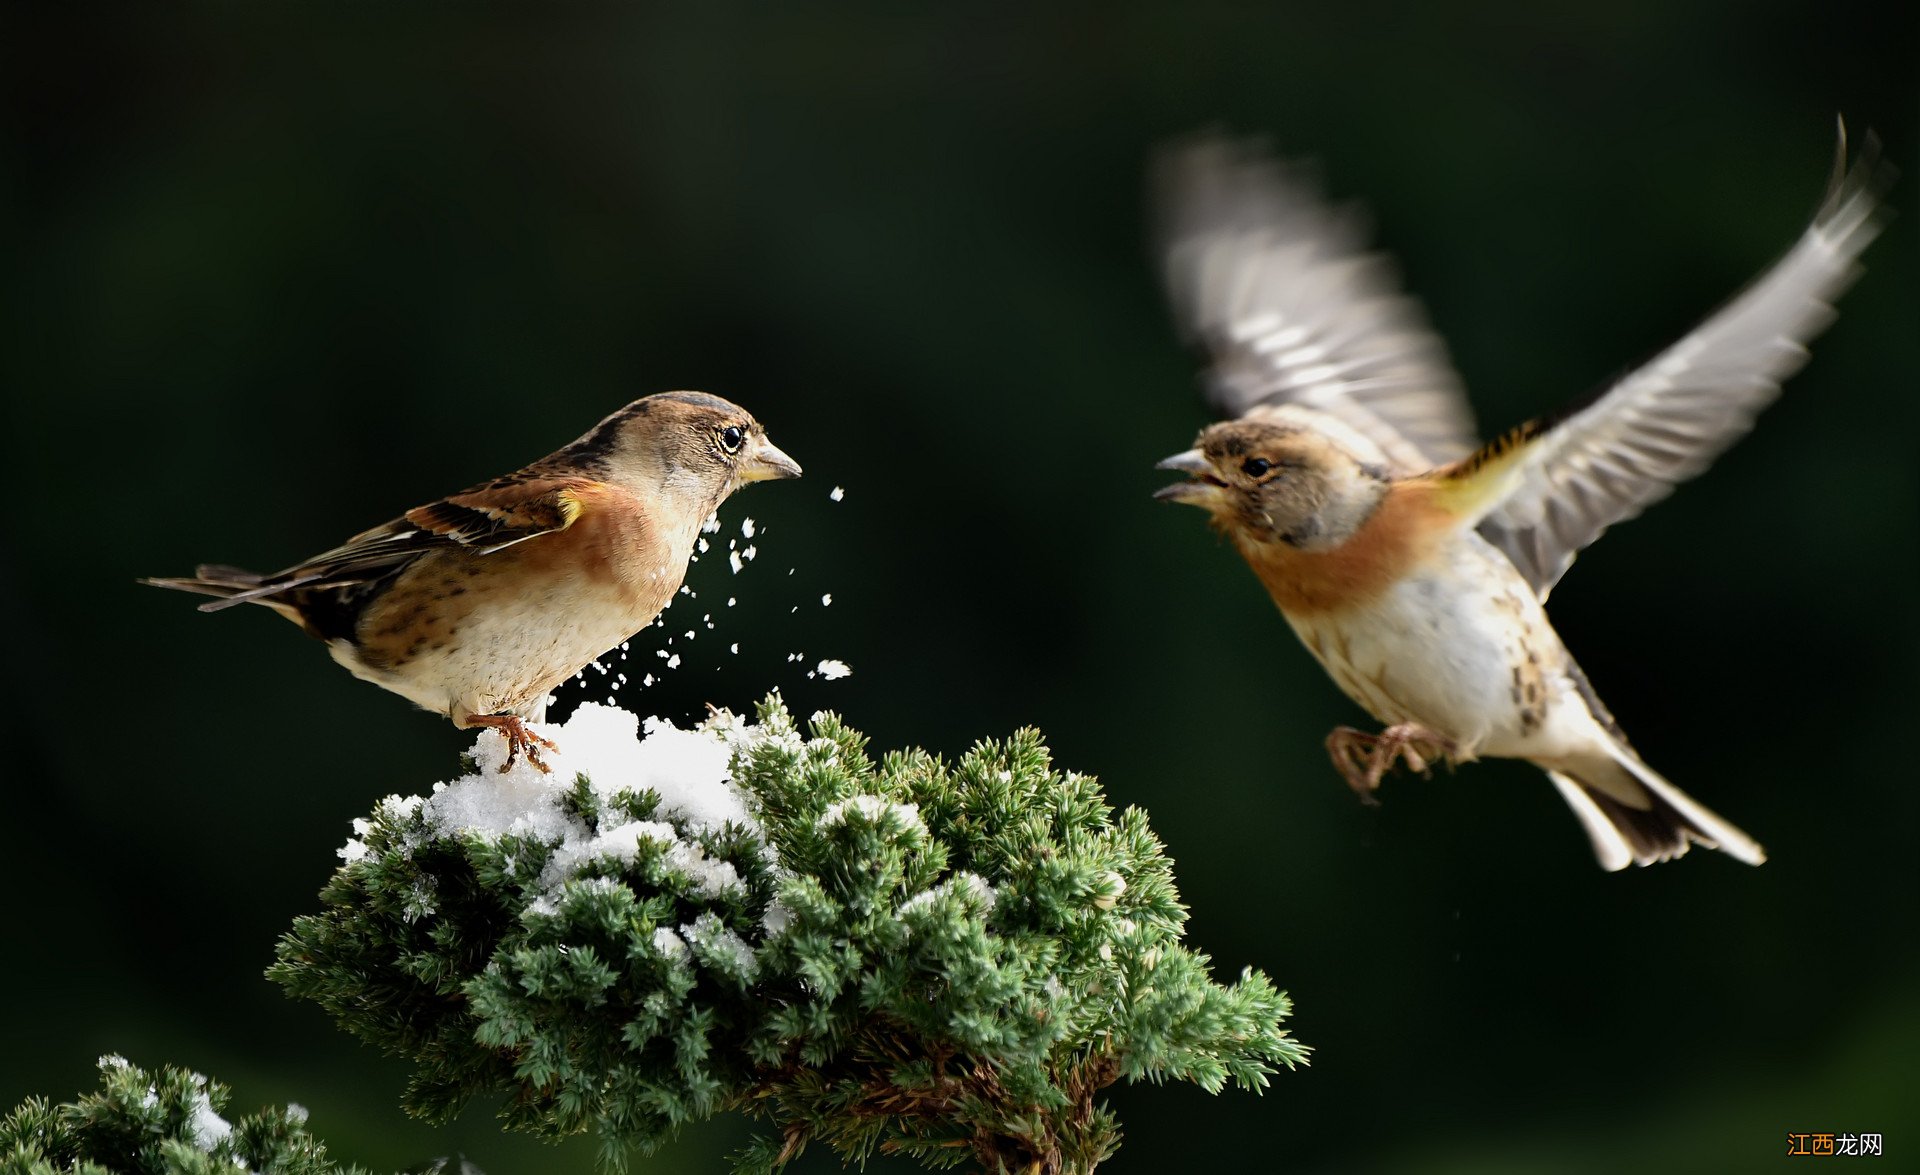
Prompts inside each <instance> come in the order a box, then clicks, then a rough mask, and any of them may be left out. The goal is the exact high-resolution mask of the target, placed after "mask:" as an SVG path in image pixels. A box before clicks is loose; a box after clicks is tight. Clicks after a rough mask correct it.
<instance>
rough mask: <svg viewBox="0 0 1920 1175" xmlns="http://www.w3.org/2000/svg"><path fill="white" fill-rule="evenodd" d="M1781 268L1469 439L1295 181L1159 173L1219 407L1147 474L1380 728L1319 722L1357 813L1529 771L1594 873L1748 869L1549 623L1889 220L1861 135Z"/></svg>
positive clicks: (1806, 327) (1797, 359)
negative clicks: (1383, 797) (1409, 779)
mask: <svg viewBox="0 0 1920 1175" xmlns="http://www.w3.org/2000/svg"><path fill="white" fill-rule="evenodd" d="M1839 155H1840V158H1839V160H1838V161H1837V162H1836V165H1835V169H1834V177H1833V181H1832V183H1831V186H1830V188H1829V191H1828V194H1827V197H1826V200H1825V202H1824V203H1823V204H1822V205H1821V207H1820V209H1819V211H1818V213H1817V214H1816V215H1815V216H1814V218H1813V223H1812V225H1811V226H1810V227H1809V228H1808V229H1807V230H1806V231H1805V233H1803V234H1802V235H1801V237H1800V239H1799V241H1798V242H1797V243H1795V245H1794V246H1793V248H1792V249H1791V250H1789V251H1788V253H1787V254H1786V256H1785V257H1783V258H1782V259H1781V260H1780V261H1779V262H1777V263H1776V264H1775V265H1774V266H1773V267H1772V268H1771V269H1769V270H1767V271H1766V272H1765V273H1763V274H1762V275H1761V276H1760V278H1759V279H1758V280H1757V281H1755V282H1754V283H1753V285H1751V286H1750V287H1749V288H1748V289H1747V290H1746V291H1745V292H1743V293H1742V294H1740V295H1739V296H1738V297H1736V298H1735V299H1733V301H1731V302H1730V303H1728V304H1727V305H1726V306H1725V307H1724V308H1723V309H1721V310H1720V311H1719V312H1718V313H1716V314H1714V315H1713V316H1712V317H1711V318H1709V319H1707V320H1706V322H1705V323H1703V324H1702V325H1701V326H1700V327H1698V328H1697V329H1696V330H1694V332H1693V333H1692V334H1690V335H1688V336H1687V337H1686V338H1684V339H1682V340H1681V341H1680V342H1678V343H1676V344H1675V345H1673V346H1672V347H1669V348H1668V349H1667V350H1666V351H1664V352H1663V353H1661V354H1660V355H1658V356H1656V357H1655V358H1654V359H1653V360H1652V361H1651V362H1649V363H1647V364H1646V365H1645V366H1643V367H1641V368H1639V369H1638V370H1636V371H1633V372H1631V373H1630V374H1628V375H1627V376H1626V377H1625V378H1623V379H1621V380H1619V381H1618V382H1616V383H1614V384H1613V385H1612V386H1611V387H1608V388H1606V389H1605V390H1604V391H1602V392H1601V393H1600V394H1599V395H1597V396H1594V397H1593V398H1591V399H1589V400H1587V401H1585V402H1583V403H1579V404H1575V405H1574V406H1572V407H1571V408H1568V409H1566V410H1565V411H1562V412H1561V413H1559V414H1558V415H1555V416H1551V417H1547V418H1543V419H1540V420H1536V421H1534V422H1532V423H1530V424H1525V425H1522V426H1521V427H1519V428H1517V429H1515V430H1513V431H1512V432H1509V433H1507V434H1506V435H1504V436H1502V437H1500V438H1499V439H1498V440H1495V441H1493V442H1492V443H1491V444H1487V445H1485V446H1481V447H1476V445H1475V442H1474V439H1473V437H1474V434H1473V423H1472V418H1471V416H1470V414H1469V412H1468V410H1467V406H1466V402H1465V398H1464V396H1463V394H1462V392H1461V388H1460V384H1459V381H1458V379H1457V377H1456V376H1455V375H1454V374H1453V372H1452V370H1451V369H1450V368H1449V366H1448V362H1447V359H1446V354H1445V351H1444V348H1443V346H1442V344H1441V343H1440V341H1439V339H1438V338H1436V337H1435V336H1434V335H1433V334H1432V333H1431V332H1430V330H1429V329H1428V327H1427V326H1426V324H1425V321H1424V319H1423V316H1422V315H1421V312H1420V310H1419V308H1418V306H1417V305H1416V304H1415V303H1414V302H1413V301H1412V300H1411V299H1410V298H1408V297H1407V296H1405V295H1403V294H1401V293H1400V292H1399V290H1398V288H1397V283H1396V281H1395V279H1394V277H1393V275H1392V273H1391V270H1390V268H1389V265H1388V263H1387V262H1386V260H1385V259H1384V258H1382V257H1380V256H1378V255H1372V254H1367V253H1366V252H1364V242H1363V241H1362V239H1361V237H1360V235H1359V230H1358V229H1357V228H1356V226H1355V224H1354V222H1353V220H1352V219H1351V218H1350V217H1348V216H1346V215H1343V214H1341V213H1339V212H1336V211H1335V210H1333V209H1331V208H1329V207H1327V206H1326V205H1325V204H1324V203H1322V201H1321V200H1320V198H1319V197H1318V195H1317V192H1316V191H1315V188H1314V186H1313V185H1312V183H1311V182H1310V181H1309V180H1308V179H1307V178H1306V177H1305V176H1303V174H1302V173H1301V171H1300V169H1298V168H1293V167H1288V166H1286V165H1282V164H1279V163H1276V162H1273V161H1271V160H1269V159H1266V158H1263V157H1261V155H1260V154H1259V152H1258V150H1257V149H1256V148H1253V147H1251V146H1248V145H1245V144H1237V143H1233V142H1228V141H1222V140H1206V141H1201V142H1198V143H1195V144H1191V145H1188V146H1186V147H1184V148H1181V149H1178V150H1176V151H1174V152H1172V153H1170V154H1169V155H1168V156H1166V157H1165V158H1164V159H1163V160H1162V162H1161V164H1160V167H1159V169H1158V172H1157V176H1156V178H1157V181H1158V194H1159V200H1160V209H1161V212H1162V215H1163V220H1162V231H1163V238H1162V240H1163V245H1164V254H1163V256H1164V263H1165V276H1166V280H1167V282H1168V286H1169V290H1170V294H1171V299H1172V302H1173V305H1174V308H1175V312H1176V315H1177V317H1178V320H1179V322H1180V325H1181V327H1182V328H1183V330H1184V332H1185V333H1186V334H1187V336H1188V337H1189V338H1190V339H1193V340H1196V341H1197V342H1198V343H1199V344H1200V345H1201V346H1202V347H1203V348H1204V349H1205V351H1206V352H1207V353H1208V354H1209V355H1210V357H1211V368H1210V371H1209V376H1210V380H1209V384H1210V399H1211V401H1212V403H1213V405H1214V407H1215V408H1217V409H1218V410H1219V411H1220V412H1221V414H1222V415H1223V416H1226V417H1228V418H1229V419H1226V420H1224V421H1222V422H1221V423H1217V424H1214V425H1212V426H1210V427H1208V428H1206V429H1205V430H1203V431H1202V432H1201V433H1200V436H1199V440H1198V441H1197V442H1196V443H1195V445H1194V447H1193V448H1192V449H1190V450H1188V451H1186V452H1184V453H1181V454H1179V455H1177V456H1174V457H1170V458H1168V459H1167V460H1165V461H1162V462H1161V463H1160V465H1159V468H1162V469H1169V470H1176V471H1179V472H1182V473H1186V474H1189V475H1190V476H1191V480H1188V481H1185V482H1181V483H1178V484H1175V485H1171V486H1167V487H1165V488H1164V489H1162V490H1160V491H1159V492H1158V494H1156V495H1155V496H1156V497H1159V498H1161V499H1164V500H1166V501H1171V502H1182V503H1186V504H1188V505H1193V506H1198V507H1201V508H1202V509H1204V510H1206V511H1207V512H1208V514H1209V516H1210V520H1211V522H1212V524H1213V526H1214V527H1215V528H1216V529H1217V530H1218V531H1220V532H1221V533H1222V534H1224V535H1226V536H1227V537H1228V538H1229V539H1230V540H1231V541H1232V542H1233V545H1234V546H1235V547H1236V548H1237V549H1238V550H1239V552H1240V554H1241V555H1242V557H1244V558H1245V559H1246V561H1247V564H1248V565H1249V566H1250V567H1251V568H1252V569H1253V571H1254V574H1255V575H1257V576H1258V577H1259V578H1260V582H1261V583H1262V584H1263V585H1264V586H1265V587H1266V589H1267V591H1268V593H1269V594H1270V595H1271V596H1272V597H1273V600H1274V603H1276V604H1278V605H1279V607H1280V611H1281V614H1282V615H1283V616H1285V617H1286V619H1287V622H1288V624H1290V625H1291V626H1292V628H1293V630H1294V632H1295V633H1296V634H1297V635H1298V636H1299V637H1300V640H1301V641H1302V642H1303V643H1304V644H1305V645H1306V646H1307V649H1308V650H1309V651H1310V652H1311V653H1312V654H1313V655H1314V657H1315V658H1317V659H1318V660H1319V662H1320V664H1321V666H1322V667H1324V668H1325V669H1326V670H1327V672H1328V674H1329V675H1331V676H1332V678H1333V680H1334V681H1335V682H1336V683H1338V684H1339V686H1340V688H1341V689H1343V690H1344V691H1346V693H1347V696H1348V697H1350V698H1352V699H1353V700H1354V701H1356V702H1358V703H1359V704H1360V705H1361V706H1362V707H1363V708H1364V709H1366V711H1367V712H1368V713H1370V714H1372V715H1373V716H1374V717H1375V718H1376V719H1378V720H1379V721H1381V722H1383V723H1385V724H1387V725H1386V729H1385V730H1384V731H1382V732H1381V733H1379V734H1369V733H1365V732H1362V731H1360V730H1356V729H1353V728H1351V727H1340V728H1337V729H1336V730H1335V731H1334V732H1333V733H1332V734H1331V735H1330V736H1329V737H1328V739H1327V748H1328V751H1329V753H1330V754H1331V755H1332V757H1333V761H1334V765H1335V766H1336V767H1337V768H1338V769H1339V771H1340V772H1341V774H1342V775H1343V776H1345V777H1346V779H1347V782H1348V783H1349V784H1350V785H1351V786H1352V787H1353V788H1354V790H1355V791H1356V792H1357V793H1359V795H1360V796H1361V797H1362V799H1363V800H1365V801H1367V802H1368V803H1372V802H1373V799H1372V793H1373V791H1374V789H1375V788H1377V787H1378V786H1379V783H1380V779H1381V777H1382V776H1383V775H1384V774H1385V773H1386V772H1387V771H1388V770H1389V769H1391V768H1392V767H1393V766H1394V764H1395V763H1396V761H1399V760H1404V761H1405V762H1406V763H1407V765H1408V766H1409V767H1410V768H1411V769H1413V770H1415V771H1420V772H1425V771H1426V770H1428V768H1429V766H1430V765H1431V764H1433V763H1435V762H1439V761H1443V760H1444V761H1447V762H1449V763H1459V762H1466V761H1469V760H1472V759H1475V758H1478V757H1481V756H1496V757H1501V758H1514V759H1526V760H1528V761H1530V762H1533V763H1535V764H1537V765H1539V766H1540V767H1542V768H1544V769H1545V770H1546V772H1547V775H1548V777H1549V778H1550V779H1552V781H1553V783H1554V786H1555V787H1556V788H1558V789H1559V791H1560V794H1561V795H1562V796H1563V797H1564V798H1565V799H1566V802H1567V803H1568V804H1569V805H1570V806H1571V807H1572V808H1573V810H1574V813H1575V814H1576V815H1577V816H1578V817H1579V818H1580V821H1581V823H1582V825H1584V827H1585V828H1586V831H1587V835H1588V836H1589V837H1590V838H1591V840H1592V842H1593V849H1594V853H1595V855H1596V856H1598V857H1599V860H1600V864H1601V865H1602V866H1603V867H1604V868H1606V869H1609V870H1614V869H1621V868H1624V867H1625V866H1626V864H1627V862H1629V861H1633V862H1637V863H1638V864H1641V865H1646V864H1650V863H1652V862H1655V861H1664V860H1667V859H1669V858H1672V857H1677V856H1680V855H1681V854H1683V853H1685V852H1686V851H1687V848H1688V845H1689V843H1690V842H1692V843H1698V844H1702V845H1705V846H1707V847H1709V848H1716V849H1720V850H1722V851H1724V852H1726V853H1728V854H1731V855H1732V856H1734V857H1736V858H1738V859H1739V860H1742V861H1745V862H1747V863H1748V864H1754V865H1757V864H1759V863H1760V862H1761V861H1763V860H1764V859H1765V855H1764V853H1763V852H1762V851H1761V848H1760V846H1759V845H1758V844H1756V843H1755V842H1754V841H1753V839H1752V838H1750V837H1748V836H1747V835H1746V834H1745V833H1743V832H1741V831H1740V830H1739V829H1738V828H1735V827H1734V826H1733V825H1732V824H1730V823H1728V822H1727V821H1725V820H1723V819H1721V818H1720V817H1719V816H1716V815H1715V814H1714V813H1712V812H1710V811H1708V810H1707V809H1706V808H1705V807H1704V806H1702V805H1701V804H1700V803H1699V802H1698V801H1696V800H1694V799H1693V798H1692V797H1691V796H1688V795H1687V794H1686V793H1685V792H1683V791H1681V790H1680V789H1679V788H1677V787H1675V786H1674V785H1673V784H1671V783H1669V782H1667V780H1665V779H1664V778H1662V777H1661V776H1660V775H1659V774H1658V773H1657V772H1655V771H1654V770H1653V769H1652V768H1650V767H1648V766H1647V765H1646V764H1645V763H1644V762H1642V761H1641V759H1640V756H1639V755H1638V754H1636V753H1635V752H1634V749H1633V747H1632V746H1631V745H1629V743H1628V742H1627V739H1626V736H1625V735H1624V734H1623V733H1622V732H1621V730H1620V727H1619V725H1618V724H1617V723H1616V722H1615V721H1614V719H1613V716H1612V715H1611V714H1609V713H1608V712H1607V709H1606V707H1605V706H1604V705H1602V704H1601V702H1600V698H1599V696H1598V695H1597V694H1595V692H1594V689H1593V686H1592V685H1591V684H1590V683H1589V682H1588V681H1587V678H1586V675H1585V674H1583V673H1582V672H1581V671H1580V667H1579V665H1578V664H1576V663H1575V661H1574V660H1573V658H1572V656H1571V655H1569V654H1568V652H1567V650H1566V647H1565V646H1564V645H1562V644H1561V642H1560V637H1559V635H1558V634H1557V633H1555V632H1554V629H1553V625H1552V624H1551V623H1550V622H1549V621H1548V619H1547V616H1546V613H1545V611H1544V610H1543V608H1542V605H1543V604H1544V603H1545V601H1546V598H1547V593H1548V592H1549V591H1551V590H1552V588H1553V585H1554V584H1555V582H1557V581H1558V580H1559V578H1560V576H1561V575H1562V573H1564V572H1565V571H1566V569H1567V567H1568V565H1569V564H1571V563H1572V562H1573V558H1574V555H1575V554H1576V553H1577V552H1578V551H1579V550H1580V549H1581V548H1583V547H1585V546H1586V545H1587V544H1588V543H1590V542H1592V541H1593V540H1594V539H1596V538H1598V537H1599V535H1600V533H1601V532H1602V531H1604V530H1605V529H1606V528H1607V527H1608V526H1611V525H1612V524H1614V523H1616V522H1619V521H1621V520H1623V519H1627V518H1631V517H1633V516H1634V515H1636V514H1638V513H1639V512H1640V511H1641V510H1642V509H1643V508H1644V507H1646V506H1647V505H1648V504H1650V503H1652V502H1654V501H1656V500H1658V499H1659V498H1661V497H1664V496H1665V495H1666V494H1667V493H1668V492H1669V491H1670V490H1671V489H1672V488H1673V486H1674V484H1675V483H1677V482H1679V481H1682V480H1684V479H1686V478H1689V477H1692V476H1694V475H1695V474H1697V473H1699V472H1701V471H1702V470H1703V469H1705V468H1706V466H1707V464H1708V462H1710V461H1711V460H1712V459H1713V458H1714V457H1716V456H1718V455H1719V453H1720V452H1721V451H1722V450H1724V449H1725V448H1726V447H1727V446H1728V445H1730V444H1732V443H1733V442H1734V441H1735V440H1736V439H1737V438H1738V437H1739V436H1741V435H1742V434H1743V433H1745V432H1746V430H1747V429H1748V428H1749V427H1750V426H1751V425H1752V423H1753V419H1754V416H1755V414H1756V413H1758V412H1759V411H1760V410H1761V409H1762V408H1764V407H1765V406H1766V405H1767V404H1768V403H1769V402H1770V401H1772V400H1773V398H1774V397H1775V396H1776V395H1778V393H1779V390H1780V381H1781V380H1783V379H1785V378H1786V377H1787V376H1788V375H1789V374H1791V373H1792V372H1793V371H1794V370H1796V369H1797V368H1798V367H1799V366H1800V364H1801V363H1802V362H1803V361H1804V360H1805V358H1806V351H1805V347H1804V344H1805V343H1806V341H1807V340H1808V339H1810V338H1812V337H1813V336H1814V335H1815V334H1817V333H1819V331H1820V330H1821V329H1822V328H1823V327H1825V326H1826V325H1827V323H1828V322H1829V321H1830V320H1831V319H1832V318H1833V309H1832V306H1831V303H1832V301H1833V300H1834V299H1835V298H1836V297H1837V296H1838V295H1839V293H1840V292H1841V291H1842V290H1844V289H1845V288H1846V287H1847V285H1848V284H1849V283H1850V282H1851V281H1852V280H1853V278H1854V276H1855V274H1856V270H1857V267H1856V265H1855V260H1854V259H1855V258H1856V256H1857V255H1858V254H1859V253H1860V251H1861V250H1862V249H1864V248H1865V247H1866V246H1867V244H1868V242H1870V241H1871V240H1872V239H1873V237H1874V235H1875V233H1876V232H1877V231H1878V228H1879V216H1878V213H1877V211H1876V208H1877V197H1878V193H1879V191H1880V189H1881V188H1883V187H1884V183H1885V180H1886V178H1887V176H1886V173H1885V172H1884V170H1883V169H1882V168H1881V167H1880V166H1879V165H1878V163H1877V152H1876V151H1875V147H1874V144H1872V143H1871V142H1869V143H1868V145H1867V149H1866V151H1865V152H1864V153H1863V156H1862V158H1861V159H1860V160H1859V161H1858V162H1856V163H1855V164H1854V165H1853V166H1852V168H1851V169H1850V170H1849V169H1848V168H1847V166H1846V144H1845V137H1844V134H1843V135H1842V139H1841V145H1840V152H1839Z"/></svg>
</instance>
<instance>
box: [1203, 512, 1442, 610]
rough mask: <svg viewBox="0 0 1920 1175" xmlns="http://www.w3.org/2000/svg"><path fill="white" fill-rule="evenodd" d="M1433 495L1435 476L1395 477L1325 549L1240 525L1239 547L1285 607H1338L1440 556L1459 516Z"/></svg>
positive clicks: (1367, 598) (1360, 601)
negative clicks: (1352, 528) (1345, 535)
mask: <svg viewBox="0 0 1920 1175" xmlns="http://www.w3.org/2000/svg"><path fill="white" fill-rule="evenodd" d="M1435 499H1436V495H1435V493H1434V485H1433V484H1432V483H1431V482H1428V481H1425V480H1418V479H1416V480H1408V481H1401V482H1395V483H1394V485H1393V486H1392V487H1391V488H1390V489H1389V490H1388V491H1387V494H1386V496H1385V497H1384V498H1382V499H1381V501H1380V505H1379V507H1378V508H1376V509H1375V510H1374V512H1373V513H1372V514H1371V515H1369V516H1368V517H1367V520H1366V522H1364V523H1362V524H1361V526H1360V529H1359V530H1358V531H1356V532H1354V535H1353V537H1352V538H1350V539H1348V540H1347V541H1346V542H1344V543H1342V544H1340V545H1339V546H1337V547H1332V548H1329V549H1327V550H1322V551H1303V550H1301V549H1299V548H1297V547H1290V546H1287V545H1286V544H1285V543H1264V542H1257V541H1253V540H1251V539H1249V538H1248V537H1247V536H1245V535H1244V534H1242V533H1240V532H1239V531H1235V532H1234V545H1235V546H1237V547H1239V548H1240V554H1241V555H1242V556H1243V557H1244V558H1245V559H1246V561H1247V565H1248V566H1250V567H1252V568H1253V573H1254V574H1255V575H1257V576H1259V577H1260V582H1261V583H1262V584H1264V585H1265V586H1266V589H1267V593H1268V594H1269V595H1271V596H1272V597H1273V602H1274V603H1276V604H1278V605H1279V606H1280V610H1281V611H1282V612H1285V613H1287V614H1288V615H1290V616H1312V615H1318V614H1324V613H1328V612H1338V611H1340V610H1341V609H1343V608H1351V607H1355V606H1357V605H1360V604H1364V603H1367V602H1368V601H1370V600H1373V599H1375V598H1376V597H1378V596H1379V595H1380V594H1381V593H1383V592H1385V591H1386V590H1387V589H1388V588H1389V587H1391V586H1392V585H1393V584H1394V583H1395V582H1397V581H1398V580H1400V579H1403V578H1405V577H1406V576H1407V575H1408V574H1410V573H1412V572H1413V571H1415V570H1417V569H1418V568H1420V567H1421V566H1423V565H1425V564H1426V563H1428V562H1429V561H1431V560H1432V559H1434V558H1435V557H1436V556H1437V555H1438V554H1439V552H1440V551H1441V550H1442V548H1443V547H1444V546H1445V544H1446V543H1447V541H1448V540H1449V539H1450V538H1451V537H1452V536H1453V532H1454V530H1455V529H1456V528H1457V527H1458V526H1459V525H1460V522H1461V519H1460V517H1459V515H1457V514H1455V513H1454V512H1452V511H1450V510H1448V509H1446V508H1445V507H1443V506H1441V505H1440V504H1439V503H1438V502H1437V501H1436V500H1435Z"/></svg>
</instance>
